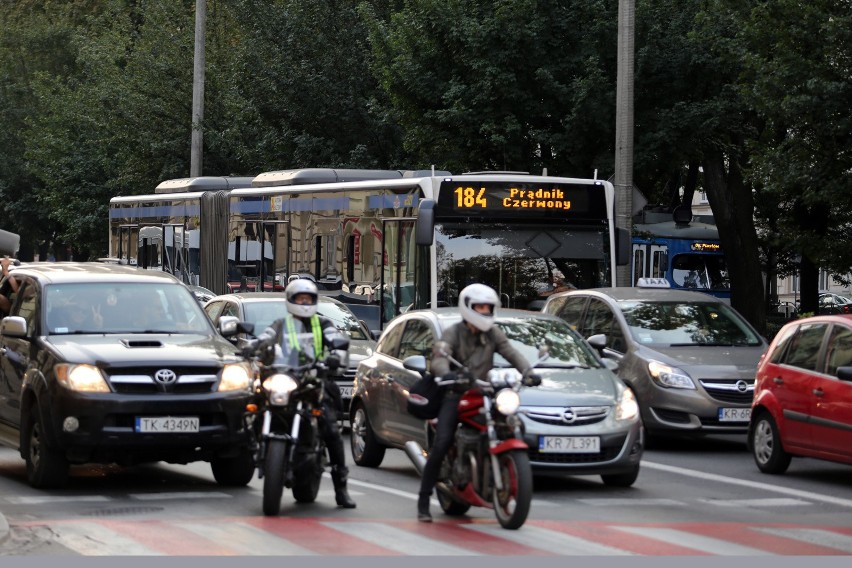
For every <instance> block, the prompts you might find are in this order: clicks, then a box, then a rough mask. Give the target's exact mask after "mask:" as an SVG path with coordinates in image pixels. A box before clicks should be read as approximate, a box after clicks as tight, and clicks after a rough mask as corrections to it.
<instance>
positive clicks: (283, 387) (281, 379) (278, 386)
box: [263, 374, 298, 406]
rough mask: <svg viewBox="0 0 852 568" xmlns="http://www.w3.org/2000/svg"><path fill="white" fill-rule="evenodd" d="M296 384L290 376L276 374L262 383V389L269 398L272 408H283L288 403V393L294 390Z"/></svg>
mask: <svg viewBox="0 0 852 568" xmlns="http://www.w3.org/2000/svg"><path fill="white" fill-rule="evenodd" d="M297 386H298V383H296V379H294V378H293V377H291V376H290V375H283V374H276V375H272V376H271V377H269V378H268V379H266V380H265V381H263V389H264V390H265V391H266V393H267V395H268V396H269V404H271V405H272V406H284V405H286V404H287V403H288V402H289V401H290V393H291V392H293V391H294V390H296V387H297Z"/></svg>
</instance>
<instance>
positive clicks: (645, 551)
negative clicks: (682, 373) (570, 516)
mask: <svg viewBox="0 0 852 568" xmlns="http://www.w3.org/2000/svg"><path fill="white" fill-rule="evenodd" d="M10 525H11V528H12V533H13V535H14V534H17V535H19V536H18V539H17V540H20V539H21V537H20V535H22V534H25V533H26V534H27V535H28V536H27V538H28V539H29V540H30V541H32V539H42V540H44V541H49V542H50V544H51V545H52V546H53V547H54V549H55V547H57V546H58V547H61V548H62V549H63V550H65V551H67V554H71V555H80V556H118V555H120V556H350V557H352V556H376V557H381V556H386V557H394V556H411V557H417V556H434V557H465V556H492V557H497V556H722V557H725V556H728V557H731V556H737V557H754V556H839V555H849V554H852V527H833V526H805V525H795V524H789V523H787V524H785V523H766V524H760V525H754V524H744V523H691V522H690V523H687V522H683V523H647V524H638V523H617V522H597V521H562V520H559V521H555V520H537V519H530V520H528V521H527V523H526V524H525V525H524V526H523V527H521V528H520V529H519V530H516V531H509V530H505V529H503V528H501V527H500V525H499V524H498V523H497V522H496V521H495V520H492V519H482V518H477V519H472V518H462V519H451V518H448V517H440V516H439V517H436V520H435V522H433V523H431V524H424V523H418V522H417V521H416V520H399V519H385V520H382V519H378V520H377V519H369V520H366V519H361V520H358V519H354V520H353V519H347V518H344V517H340V518H337V517H331V518H330V517H322V518H319V517H310V518H288V517H263V516H252V517H222V518H217V519H211V518H209V517H204V518H195V517H188V518H173V519H169V520H150V519H142V520H140V519H134V520H126V519H113V518H104V519H57V520H49V521H47V520H33V521H15V520H12V519H10ZM15 542H16V538H11V539H9V541H7V542H6V543H5V544H4V545H2V546H0V555H3V554H11V555H14V554H15V550H14V545H15ZM4 547H10V548H7V550H6V551H4Z"/></svg>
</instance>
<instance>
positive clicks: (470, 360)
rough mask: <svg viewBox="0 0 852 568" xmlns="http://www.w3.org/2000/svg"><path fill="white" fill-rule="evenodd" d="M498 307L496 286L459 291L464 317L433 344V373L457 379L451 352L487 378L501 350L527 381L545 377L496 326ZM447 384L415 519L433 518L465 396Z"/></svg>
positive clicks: (473, 372)
mask: <svg viewBox="0 0 852 568" xmlns="http://www.w3.org/2000/svg"><path fill="white" fill-rule="evenodd" d="M498 307H500V299H499V298H498V296H497V292H495V291H494V290H493V289H492V288H490V287H488V286H486V285H485V284H471V285H470V286H467V287H466V288H465V289H464V290H462V291H461V294H459V311H460V312H461V316H462V321H460V322H459V323H457V324H455V325H452V326H450V327H449V328H447V330H446V331H445V332H444V333H443V335H442V337H441V341H438V342H436V343H435V345H434V347H433V351H432V366H431V369H432V374H433V375H434V376H435V377H442V378H443V379H444V380H456V379H458V376H457V375H456V373H455V372H454V371H451V368H450V365H451V363H450V360H449V359H448V358H447V355H449V356H451V357H453V358H454V359H455V360H457V361H458V362H459V363H461V364H462V365H464V366H465V367H466V368H467V369H468V371H469V372H470V373H471V375H472V376H473V377H474V378H477V379H485V378H486V376H487V375H488V371H490V370H491V369H492V368H493V366H494V353H495V352H497V353H499V354H500V355H502V356H503V357H504V358H505V359H506V360H507V361H508V362H509V363H511V364H512V365H513V366H514V367H515V368H516V369H517V370H518V371H520V372H521V373H523V374H524V377H525V384H527V385H535V384H539V383H540V382H541V379H540V378H539V377H538V376H536V375H534V374H532V373H531V369H532V368H531V366H530V364H529V362H528V361H527V360H526V358H525V357H524V356H523V355H521V353H520V352H518V350H516V349H515V348H514V347H512V345H511V344H510V343H509V339H508V338H507V337H506V334H505V333H503V331H502V330H501V329H500V328H498V327H495V326H494V316H495V311H496V309H497V308H498ZM443 390H444V392H443V398H442V401H441V409H440V410H439V412H438V425H437V432H436V435H435V440H434V442H433V443H432V447H431V449H430V451H429V457H428V458H427V460H426V465H425V467H424V468H423V477H422V478H421V480H420V493H419V498H418V500H417V520H418V521H421V522H425V523H430V522H432V515H431V514H430V513H429V500H430V498H431V496H432V490H433V489H434V487H435V483H436V482H437V480H438V473H439V471H440V468H441V462H442V461H443V460H444V457H445V456H446V455H447V452H448V451H449V449H450V446H451V445H452V442H453V436H454V433H455V429H456V423H457V420H458V411H457V405H458V401H459V398H460V396H461V392H459V391H462V389H460V388H459V389H453V388H450V387H444V389H443Z"/></svg>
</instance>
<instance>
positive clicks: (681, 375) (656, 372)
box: [648, 361, 695, 390]
mask: <svg viewBox="0 0 852 568" xmlns="http://www.w3.org/2000/svg"><path fill="white" fill-rule="evenodd" d="M648 373H649V374H650V375H651V378H652V379H654V380H655V381H656V382H657V383H658V384H659V385H660V386H662V387H667V388H672V389H693V390H694V389H695V384H694V383H693V382H692V379H691V378H689V375H687V374H686V371H682V370H680V369H678V368H677V367H669V366H668V365H664V364H662V363H660V362H658V361H650V362H649V363H648Z"/></svg>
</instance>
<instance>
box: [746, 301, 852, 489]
mask: <svg viewBox="0 0 852 568" xmlns="http://www.w3.org/2000/svg"><path fill="white" fill-rule="evenodd" d="M748 445H749V449H750V450H751V451H752V453H753V454H754V461H755V463H757V467H758V468H759V469H760V471H762V472H764V473H784V472H785V471H786V470H787V468H788V467H789V465H790V460H791V459H792V458H793V457H811V458H818V459H823V460H829V461H834V462H841V463H848V464H852V315H822V316H814V317H810V318H804V319H800V320H796V321H792V322H790V323H788V324H787V325H785V326H784V327H783V328H781V330H780V331H779V332H778V335H776V336H775V339H774V340H773V341H772V343H771V345H770V346H769V349H768V350H767V351H766V353H764V354H763V356H762V357H761V359H760V363H759V364H758V367H757V377H756V381H755V387H754V401H753V403H752V411H751V421H750V423H749V431H748Z"/></svg>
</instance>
